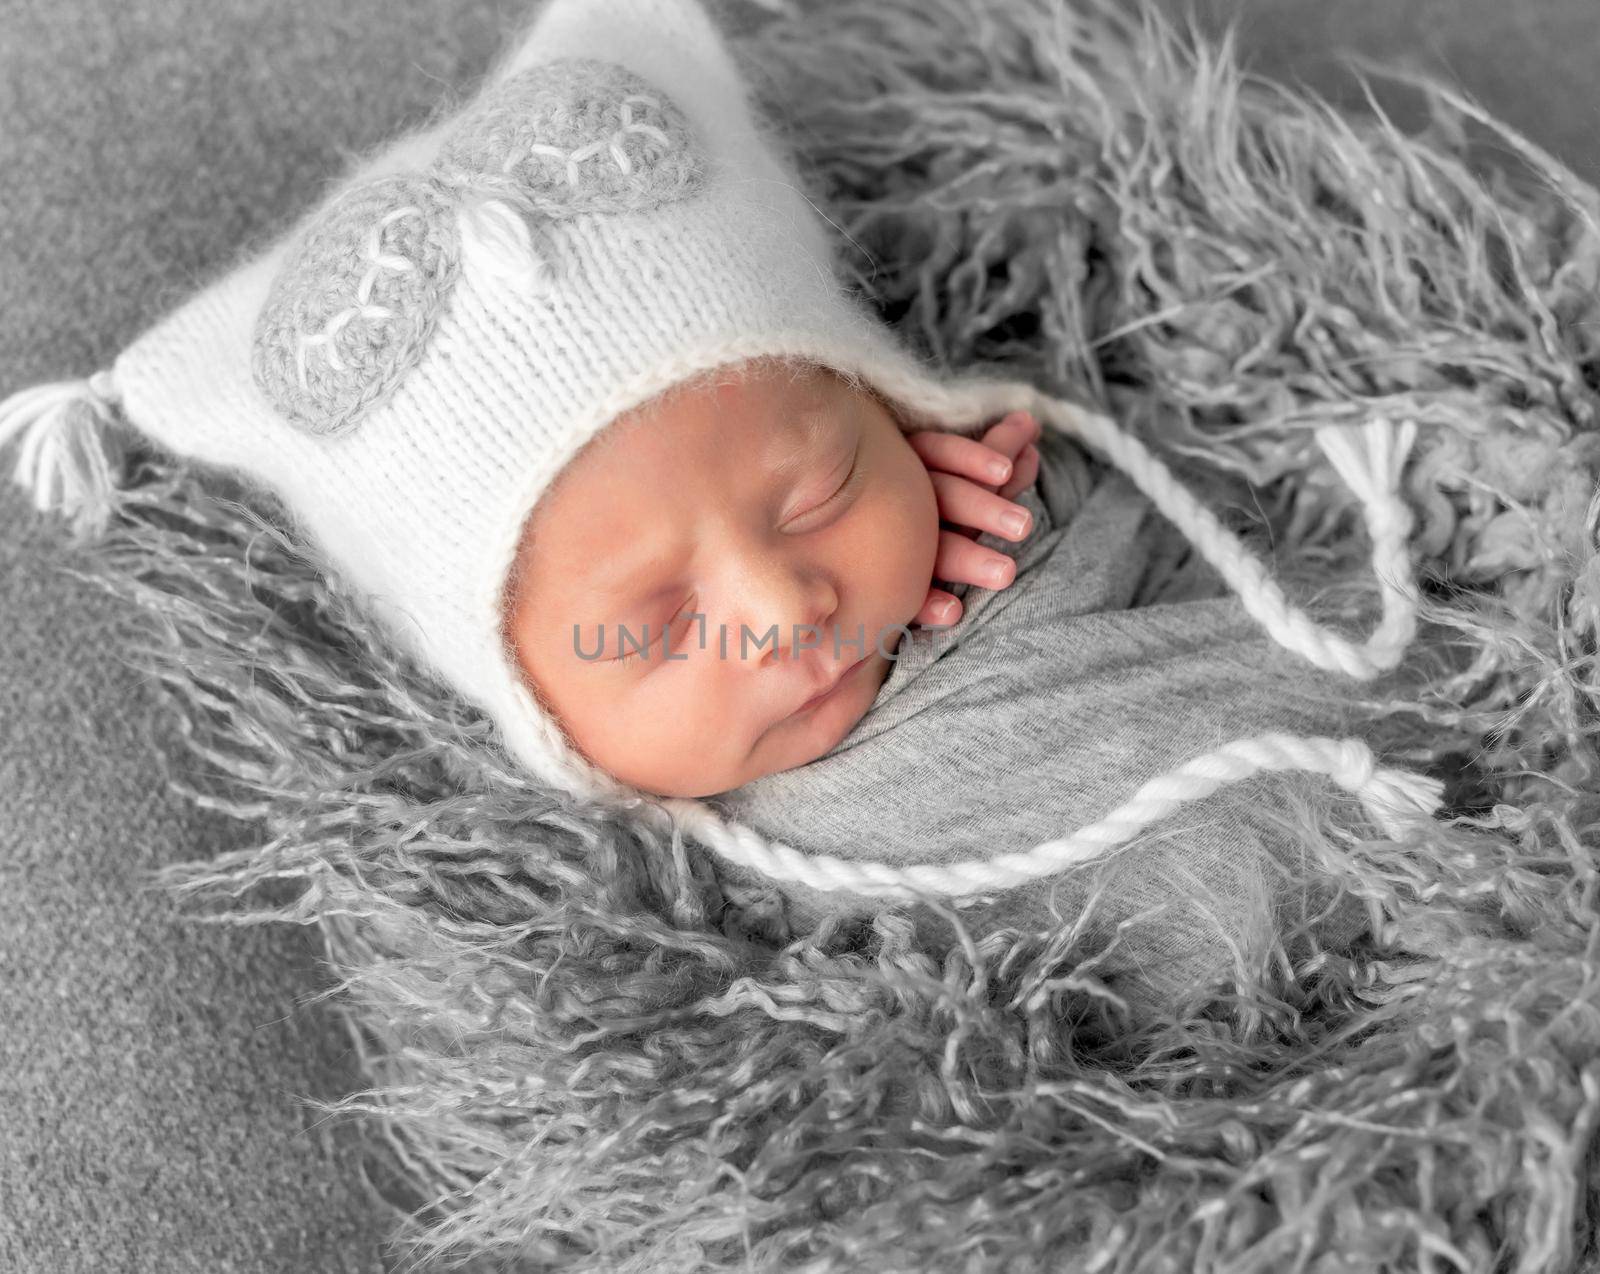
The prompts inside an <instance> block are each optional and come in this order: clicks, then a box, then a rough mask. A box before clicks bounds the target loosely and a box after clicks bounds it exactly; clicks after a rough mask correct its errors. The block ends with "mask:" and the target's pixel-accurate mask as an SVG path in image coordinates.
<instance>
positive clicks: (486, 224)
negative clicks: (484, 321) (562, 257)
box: [460, 199, 552, 295]
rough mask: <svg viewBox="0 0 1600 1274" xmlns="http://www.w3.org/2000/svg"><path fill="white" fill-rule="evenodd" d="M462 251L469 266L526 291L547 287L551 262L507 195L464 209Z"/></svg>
mask: <svg viewBox="0 0 1600 1274" xmlns="http://www.w3.org/2000/svg"><path fill="white" fill-rule="evenodd" d="M460 227H461V255H462V258H463V260H464V261H465V262H466V264H467V267H468V269H469V270H470V271H471V272H472V273H474V274H476V275H478V276H480V277H486V278H494V279H500V280H503V281H504V282H506V283H507V284H509V285H510V286H511V287H512V288H514V289H515V290H516V291H518V292H520V293H522V294H524V295H537V294H538V293H540V292H543V291H546V290H547V289H548V288H549V286H550V284H551V282H552V275H551V270H550V266H549V263H548V262H547V261H546V260H545V259H544V257H543V255H542V254H541V253H540V252H539V251H538V249H537V248H535V247H534V244H533V232H532V231H531V230H529V228H528V222H527V218H525V217H524V216H523V215H522V214H521V213H520V212H519V211H518V210H517V209H516V208H514V207H513V206H512V205H511V204H509V203H507V202H506V201H505V200H503V199H484V200H480V201H478V202H474V203H469V204H468V205H467V206H466V207H464V208H463V209H462V210H461V218H460Z"/></svg>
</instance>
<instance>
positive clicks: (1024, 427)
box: [983, 411, 1042, 467]
mask: <svg viewBox="0 0 1600 1274" xmlns="http://www.w3.org/2000/svg"><path fill="white" fill-rule="evenodd" d="M1041 432H1042V429H1041V427H1040V425H1039V422H1038V421H1037V420H1035V419H1034V418H1033V417H1032V416H1030V415H1029V414H1028V413H1027V412H1025V411H1014V412H1011V413H1010V414H1009V415H1006V416H1004V417H1002V418H1001V419H1000V421H999V422H998V423H997V424H993V425H990V426H989V428H988V429H987V430H986V431H985V432H984V435H983V444H984V446H986V447H993V448H994V449H995V450H996V451H998V452H1000V453H1002V454H1003V455H1006V456H1009V457H1010V459H1011V461H1012V464H1013V467H1015V463H1016V459H1017V456H1018V455H1019V454H1020V453H1021V451H1022V449H1023V448H1024V447H1026V446H1027V445H1028V444H1029V443H1030V442H1037V441H1038V440H1039V435H1040V433H1041Z"/></svg>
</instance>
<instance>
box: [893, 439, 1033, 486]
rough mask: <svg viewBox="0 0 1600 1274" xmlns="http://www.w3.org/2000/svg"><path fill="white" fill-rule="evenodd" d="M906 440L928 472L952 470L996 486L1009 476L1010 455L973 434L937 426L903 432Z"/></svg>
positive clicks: (975, 480) (948, 471)
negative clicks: (965, 435)
mask: <svg viewBox="0 0 1600 1274" xmlns="http://www.w3.org/2000/svg"><path fill="white" fill-rule="evenodd" d="M906 441H907V442H909V443H910V444H911V449H912V450H913V451H915V452H916V453H917V455H919V456H921V457H922V463H923V465H924V466H926V468H927V469H928V471H929V472H930V473H934V472H939V473H950V474H955V475H957V476H959V477H965V478H971V479H972V481H974V482H978V483H982V484H983V485H985V486H990V487H993V486H997V485H998V484H1000V483H1002V482H1004V481H1005V480H1006V479H1007V478H1009V477H1010V476H1011V471H1012V461H1011V457H1010V456H1009V455H1001V454H998V453H997V451H996V450H995V448H992V447H989V446H986V445H985V444H984V443H982V442H979V441H978V439H976V438H965V437H963V436H962V435H960V434H952V433H945V432H943V431H942V430H938V429H922V430H918V431H917V432H916V433H910V434H907V435H906Z"/></svg>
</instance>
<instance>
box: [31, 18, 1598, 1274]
mask: <svg viewBox="0 0 1600 1274" xmlns="http://www.w3.org/2000/svg"><path fill="white" fill-rule="evenodd" d="M738 2H739V0H723V7H724V9H731V8H732V6H733V5H734V4H737V3H738ZM1165 7H1166V8H1167V9H1168V10H1169V11H1170V12H1171V13H1173V14H1175V15H1178V14H1181V13H1182V12H1183V11H1184V9H1183V6H1180V5H1178V4H1167V5H1165ZM1193 11H1194V13H1195V14H1196V15H1197V17H1198V19H1199V20H1200V22H1201V23H1202V25H1204V26H1207V27H1210V28H1212V29H1215V28H1216V27H1217V26H1218V24H1219V23H1221V22H1222V21H1224V20H1227V19H1229V18H1234V17H1239V18H1241V19H1242V21H1243V25H1242V27H1241V31H1240V35H1241V49H1242V52H1243V55H1244V59H1245V61H1246V62H1247V64H1248V65H1250V66H1251V67H1252V68H1253V69H1254V70H1256V71H1259V72H1261V73H1264V74H1270V75H1275V76H1279V77H1288V78H1299V79H1301V80H1303V81H1304V82H1305V83H1307V84H1309V85H1311V86H1313V87H1315V88H1317V89H1318V90H1319V91H1322V92H1324V93H1327V94H1330V95H1331V96H1333V97H1334V98H1335V99H1336V100H1339V101H1341V102H1345V103H1348V104H1350V105H1352V106H1355V107H1360V105H1361V103H1362V98H1361V95H1360V93H1359V90H1358V89H1357V87H1356V85H1355V83H1354V82H1353V81H1352V80H1350V79H1349V78H1348V77H1347V76H1345V75H1344V73H1343V72H1342V71H1341V70H1340V68H1339V66H1338V64H1337V62H1336V59H1335V55H1336V53H1337V51H1338V50H1339V49H1341V48H1350V49H1357V50H1360V51H1362V52H1365V53H1367V54H1369V55H1371V56H1374V57H1379V58H1398V57H1402V56H1410V57H1413V58H1415V59H1416V60H1417V61H1418V62H1419V63H1420V64H1422V65H1426V66H1429V67H1431V68H1434V69H1437V70H1440V71H1443V72H1445V73H1446V74H1448V75H1450V76H1451V77H1452V78H1454V79H1456V80H1457V81H1458V82H1460V83H1462V84H1464V85H1465V86H1466V87H1467V88H1468V89H1469V90H1471V91H1472V92H1473V93H1475V94H1476V95H1477V96H1479V97H1480V98H1481V99H1482V100H1483V101H1484V102H1485V103H1486V104H1487V105H1489V106H1490V107H1491V108H1492V109H1493V110H1495V111H1496V112H1498V113H1500V114H1501V115H1503V116H1504V117H1505V118H1506V119H1508V120H1509V121H1510V122H1512V123H1513V124H1515V125H1517V126H1518V127H1519V128H1521V129H1523V130H1524V131H1526V132H1527V133H1529V134H1530V135H1531V136H1532V137H1534V138H1535V139H1536V140H1538V141H1540V142H1542V143H1543V144H1545V145H1546V146H1548V147H1549V148H1551V149H1552V150H1554V151H1555V152H1556V153H1557V154H1558V155H1560V156H1562V157H1563V158H1565V159H1567V160H1568V161H1569V162H1570V163H1572V164H1573V166H1574V167H1575V168H1576V169H1577V171H1578V172H1579V174H1580V175H1581V176H1583V177H1585V178H1587V179H1588V180H1590V181H1594V180H1596V178H1597V176H1600V173H1597V166H1600V129H1597V127H1596V125H1597V124H1600V87H1596V86H1595V82H1594V78H1593V75H1592V72H1591V65H1592V61H1593V58H1594V53H1595V50H1596V48H1597V47H1600V41H1597V37H1600V4H1597V3H1596V0H1521V2H1520V3H1518V4H1516V5H1512V4H1508V3H1505V0H1196V3H1195V5H1194V10H1193ZM527 12H528V5H527V4H526V3H518V2H515V0H432V2H428V3H425V2H423V0H273V2H272V3H264V2H256V3H251V2H250V0H136V2H135V3H132V4H126V5H123V4H116V3H112V0H0V173H3V174H4V178H3V180H0V302H3V304H0V396H3V395H4V394H6V393H9V392H11V391H12V390H15V389H18V388H21V387H23V386H25V385H29V384H33V383H35V382H37V381H42V380H54V379H60V378H65V377H72V376H81V375H85V374H87V373H88V372H90V371H93V370H95V369H96V368H99V367H101V366H104V365H105V364H107V363H108V362H109V361H110V359H111V358H112V357H113V355H114V354H115V352H116V351H117V350H118V349H119V348H120V347H121V346H122V345H123V344H125V343H126V342H128V341H129V340H131V339H132V338H133V337H134V336H136V335H137V334H138V333H139V332H140V331H141V330H142V329H143V328H144V327H145V326H146V325H148V324H149V323H150V322H152V321H153V320H155V319H156V318H157V317H159V316H160V315H161V313H162V312H164V311H165V310H166V309H168V308H170V307H171V306H172V305H174V304H175V303H177V302H178V301H179V300H181V299H182V298H183V297H184V296H185V295H186V294H188V292H189V291H190V290H191V289H193V288H194V287H195V286H196V285H197V284H198V283H200V282H203V281H204V280H206V279H208V278H210V277H212V276H214V275H215V274H216V273H218V272H220V271H222V270H225V269H226V268H227V267H228V265H229V264H230V263H231V262H232V261H234V260H236V259H238V257H239V255H240V254H241V253H243V252H245V251H247V250H248V249H249V248H251V247H253V246H255V245H257V244H259V243H261V242H262V241H263V240H264V239H266V238H270V237H271V236H272V235H274V234H276V233H277V232H278V231H279V230H281V229H282V228H283V227H284V226H285V225H286V224H287V223H288V221H289V220H290V219H291V218H292V217H293V216H294V215H296V214H297V213H298V212H299V211H300V210H302V209H303V208H305V207H306V206H308V205H309V204H310V203H311V202H312V201H313V200H314V199H315V198H316V197H317V195H318V193H319V190H320V189H321V186H322V182H323V181H324V180H325V178H326V177H327V176H328V175H329V174H330V173H331V172H333V171H334V169H335V168H336V167H337V166H338V165H339V164H340V163H341V161H342V159H343V157H344V156H346V155H347V154H349V153H350V152H352V151H355V150H359V149H363V148H365V147H367V146H369V145H372V144H374V143H376V142H378V141H380V140H381V139H382V138H383V137H384V136H385V135H387V134H388V133H390V132H392V131H394V130H395V129H397V128H399V127H403V126H406V125H409V124H412V123H416V122H419V121H420V120H421V119H422V118H423V116H424V115H425V114H426V113H427V111H428V110H429V108H430V107H432V106H433V104H434V103H435V102H436V101H438V100H439V99H440V97H441V96H442V95H443V94H445V93H446V92H447V91H453V92H458V93H459V92H462V91H466V90H469V89H470V88H471V87H472V85H473V82H474V80H475V77H476V76H477V75H478V74H479V73H480V72H481V70H482V69H483V66H484V64H485V63H486V61H487V60H488V59H489V57H490V56H491V55H492V54H493V53H494V51H495V50H496V49H497V48H498V47H499V45H500V42H501V39H502V36H503V35H504V33H505V32H506V31H508V30H510V29H513V28H515V27H516V26H518V25H520V23H521V21H523V20H524V19H525V16H526V14H527ZM1384 96H1385V100H1386V101H1388V102H1389V103H1390V104H1392V105H1393V107H1394V109H1395V112H1396V115H1397V117H1398V118H1399V119H1400V120H1401V121H1402V122H1407V121H1415V120H1416V119H1417V118H1418V116H1417V114H1416V113H1415V111H1414V109H1413V106H1412V104H1411V103H1410V102H1409V100H1408V97H1407V95H1406V94H1405V92H1404V91H1403V90H1402V91H1399V92H1398V93H1397V94H1395V95H1393V96H1390V95H1387V94H1385V95H1384ZM0 465H3V469H0V473H3V474H9V466H10V461H9V458H8V457H7V458H5V459H4V460H0ZM71 561H72V555H71V551H70V550H69V549H67V548H66V547H64V544H63V541H62V540H61V538H60V537H59V535H58V532H57V528H56V526H55V525H54V524H53V523H50V522H47V521H45V520H43V519H40V518H38V517H37V516H36V515H34V514H33V512H32V510H31V509H29V508H28V507H27V506H26V505H25V504H24V503H23V502H22V501H21V499H20V498H19V496H18V495H17V493H16V492H15V490H14V489H13V488H12V487H10V485H9V482H7V485H5V486H4V487H3V488H0V624H3V632H4V637H3V640H0V896H3V898H4V900H5V903H4V907H5V909H4V916H5V922H4V926H3V929H0V1013H3V1017H0V1270H6V1271H29V1272H32V1271H51V1272H52V1274H57V1272H59V1274H70V1272H72V1271H79V1270H95V1271H101V1270H162V1271H189V1270H195V1271H199V1270H205V1271H215V1270H231V1269H238V1270H252V1271H254V1270H262V1271H279V1270H282V1271H317V1272H321V1271H330V1272H331V1271H344V1270H376V1269H380V1268H382V1267H383V1265H382V1260H381V1256H380V1249H381V1242H382V1237H383V1235H384V1233H385V1232H386V1229H387V1223H386V1221H385V1219H384V1218H383V1217H381V1216H380V1215H379V1214H378V1212H377V1210H376V1209H375V1208H374V1207H373V1206H372V1205H371V1204H370V1203H368V1202H367V1201H366V1200H365V1199H364V1197H363V1194H362V1192H361V1190H360V1185H359V1181H358V1179H357V1176H356V1172H355V1154H354V1148H353V1145H352V1144H351V1141H350V1138H349V1137H348V1135H347V1134H340V1135H337V1136H335V1135H333V1134H331V1133H330V1131H329V1129H328V1128H327V1127H326V1126H320V1127H319V1126H317V1121H316V1119H315V1117H314V1115H313V1114H312V1113H311V1112H308V1111H306V1110H305V1109H304V1108H303V1107H302V1106H301V1105H300V1104H299V1102H298V1101H297V1098H298V1097H299V1096H302V1095H314V1096H322V1097H331V1096H335V1095H337V1094H339V1093H342V1092H345V1091H348V1090H349V1089H350V1088H352V1087H354V1086H357V1085H358V1084H359V1082H360V1081H359V1077H358V1076H357V1075H356V1074H355V1072H354V1069H353V1066H352V1057H351V1054H350V1052H349V1049H348V1047H347V1043H346V1041H345V1039H344V1038H343V1037H342V1036H341V1035H340V1034H338V1033H337V1031H336V1030H335V1028H334V1025H333V1023H332V1020H331V1019H330V1017H329V1016H328V1014H327V1013H326V1011H325V1010H324V1009H322V1008H320V1007H308V1006H306V1005H304V1004H303V1000H304V999H305V998H306V997H307V996H308V995H310V994H313V993H315V992H316V991H318V990H320V989H322V988H323V987H324V986H325V984H326V981H325V975H324V973H323V971H322V969H321V968H320V966H319V964H318V962H317V953H316V951H315V950H314V949H313V947H312V946H311V944H310V942H309V940H308V935H307V934H305V933H304V932H302V931H299V930H294V931H282V930H271V931H263V930H252V931H242V930H233V929H218V928H205V927H198V926H195V925H192V924H184V923H182V922H181V921H180V920H179V919H178V917H177V914H176V912H175V911H174V909H173V907H172V906H171V904H170V903H168V902H167V901H166V900H165V899H164V898H162V897H160V896H159V895H156V894H153V893H151V892H149V891H147V890H146V889H145V888H144V874H145V872H146V871H147V870H148V869H149V868H150V867H152V866H154V865H157V864H160V863H163V862H168V861H173V860H176V859H179V858H189V857H195V856H204V855H207V854H210V853H214V852H216V851H218V850H221V849H224V848H229V847H232V846H235V845H237V844H239V843H241V842H242V839H243V838H242V836H241V833H240V829H238V828H236V827H234V826H233V825H231V824H229V823H227V822H226V821H224V820H222V819H220V818H216V817H211V816H202V815H199V814H196V813H195V812H193V811H191V810H189V809H188V808H187V807H186V806H185V805H184V804H183V803H182V802H180V801H179V800H178V799H177V798H175V797H172V796H169V795H167V794H166V793H165V792H164V790H163V788H162V779H163V770H162V767H161V765H160V763H159V760H158V756H159V754H160V753H161V752H162V751H163V750H165V748H166V747H167V742H166V740H168V738H169V736H170V732H171V723H170V722H168V721H165V720H163V719H162V718H161V717H160V715H159V714H157V713H156V712H155V711H154V710H153V708H154V698H153V696H152V693H151V691H150V688H149V687H147V686H144V685H142V684H141V683H140V681H139V679H138V677H137V676H136V675H135V674H134V673H133V672H132V671H131V670H130V669H129V668H128V667H126V666H125V664H124V662H123V661H122V659H121V658H120V655H119V645H120V640H121V639H120V634H121V633H122V632H123V631H124V625H125V623H126V619H125V617H123V616H119V614H118V613H117V608H116V607H115V606H113V605H112V604H111V603H110V602H109V601H108V600H107V599H105V598H103V597H102V596H101V595H100V594H98V593H97V592H95V591H93V590H91V589H89V588H87V587H85V586H83V585H81V584H79V583H77V582H76V581H74V580H72V579H70V578H69V577H66V576H64V575H62V574H61V567H62V566H64V565H66V564H69V563H70V562H71Z"/></svg>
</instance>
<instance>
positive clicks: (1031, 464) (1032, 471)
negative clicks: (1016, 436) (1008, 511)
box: [996, 442, 1039, 500]
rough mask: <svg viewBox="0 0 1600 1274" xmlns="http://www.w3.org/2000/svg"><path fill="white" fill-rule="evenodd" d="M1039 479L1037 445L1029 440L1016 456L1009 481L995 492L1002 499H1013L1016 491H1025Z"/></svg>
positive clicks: (1015, 496)
mask: <svg viewBox="0 0 1600 1274" xmlns="http://www.w3.org/2000/svg"><path fill="white" fill-rule="evenodd" d="M1038 480H1039V447H1038V444H1036V443H1032V442H1030V443H1029V444H1028V445H1027V446H1026V447H1024V448H1023V449H1022V452H1021V454H1020V455H1018V456H1017V459H1016V463H1015V465H1014V466H1013V468H1012V472H1011V481H1010V482H1007V483H1006V484H1005V485H1004V486H1003V487H1001V488H1000V490H999V491H998V492H997V493H996V494H997V495H999V497H1000V498H1001V499H1002V500H1014V499H1016V498H1017V493H1018V492H1020V491H1026V490H1027V489H1028V488H1029V487H1031V486H1032V485H1033V484H1034V483H1035V482H1037V481H1038Z"/></svg>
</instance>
